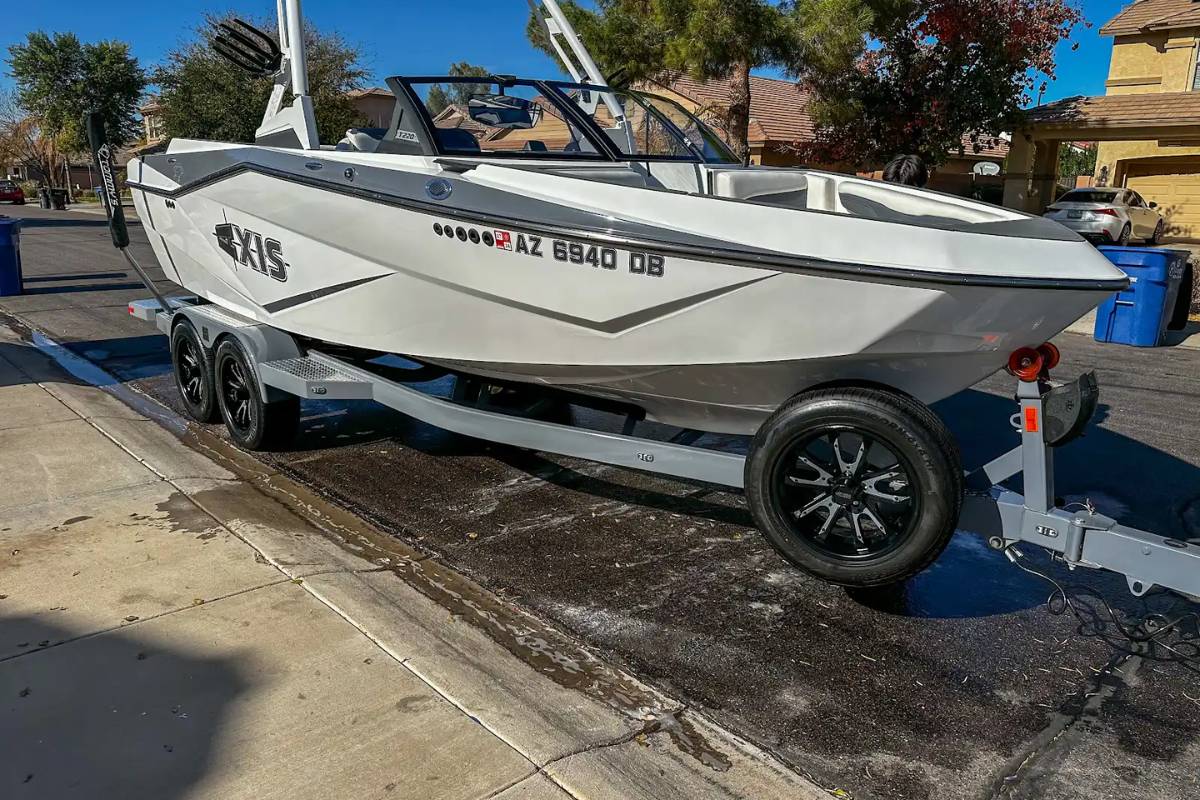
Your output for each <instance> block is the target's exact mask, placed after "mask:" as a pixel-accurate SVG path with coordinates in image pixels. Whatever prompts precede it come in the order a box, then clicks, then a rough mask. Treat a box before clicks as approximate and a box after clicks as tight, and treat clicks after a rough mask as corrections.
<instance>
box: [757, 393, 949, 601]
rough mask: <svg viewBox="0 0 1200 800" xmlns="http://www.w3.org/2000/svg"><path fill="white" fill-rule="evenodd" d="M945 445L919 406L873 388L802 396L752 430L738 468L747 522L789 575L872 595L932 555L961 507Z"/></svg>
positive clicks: (944, 435) (938, 425)
mask: <svg viewBox="0 0 1200 800" xmlns="http://www.w3.org/2000/svg"><path fill="white" fill-rule="evenodd" d="M962 495H963V481H962V467H961V462H960V460H959V457H958V450H957V447H956V446H955V445H954V440H953V437H952V436H951V435H950V432H949V431H948V430H946V428H945V426H944V425H943V424H942V422H941V421H940V420H939V419H938V418H937V416H936V415H934V414H933V412H932V411H930V410H929V409H928V408H926V407H925V406H923V405H921V404H920V403H918V402H916V401H915V400H911V399H909V398H906V397H902V396H899V395H896V394H893V393H890V392H885V391H880V390H876V389H829V390H818V391H813V392H806V393H804V394H800V395H797V396H796V397H794V398H792V399H791V400H790V401H788V402H787V403H786V404H784V405H783V406H782V407H780V408H779V409H778V410H777V411H776V412H775V413H774V414H772V415H771V417H770V418H769V419H768V420H767V421H766V422H765V423H764V424H763V426H762V428H760V429H759V431H758V433H757V435H756V436H755V437H754V441H753V443H752V445H751V449H750V454H749V457H748V458H747V460H746V498H747V503H748V505H749V507H750V512H751V514H752V515H753V517H754V521H755V523H756V524H757V525H758V527H759V529H760V530H762V532H763V534H764V535H765V536H766V537H767V540H768V541H769V542H770V543H771V545H772V546H773V547H774V548H775V549H776V550H777V551H779V553H780V555H782V556H783V557H784V558H785V559H787V560H788V561H789V562H791V563H792V564H793V565H795V566H796V567H799V568H800V569H802V570H804V571H805V572H808V573H810V574H812V575H815V576H816V577H818V578H821V579H822V580H825V581H828V582H830V583H836V584H840V585H843V586H856V587H864V586H883V585H887V584H893V583H899V582H901V581H903V580H906V579H907V578H910V577H912V576H913V575H916V574H917V573H918V572H921V571H922V570H923V569H925V568H926V567H927V566H929V564H931V563H932V562H933V561H934V559H936V558H937V557H938V555H939V554H941V552H942V550H943V549H944V548H945V547H946V544H947V543H948V542H949V541H950V537H951V536H952V535H953V533H954V528H955V525H956V523H957V522H958V515H959V512H960V511H961V507H962Z"/></svg>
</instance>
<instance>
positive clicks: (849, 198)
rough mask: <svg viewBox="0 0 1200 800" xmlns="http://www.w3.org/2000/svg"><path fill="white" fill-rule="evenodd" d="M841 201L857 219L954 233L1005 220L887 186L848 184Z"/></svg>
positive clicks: (839, 192)
mask: <svg viewBox="0 0 1200 800" xmlns="http://www.w3.org/2000/svg"><path fill="white" fill-rule="evenodd" d="M838 200H840V201H841V204H842V207H843V208H844V209H846V211H847V213H850V214H853V215H854V216H856V217H863V218H864V219H876V220H880V221H882V222H903V223H907V224H910V225H925V226H932V227H936V228H948V229H951V230H954V229H962V228H966V227H970V226H971V225H973V224H975V223H980V222H996V221H999V220H1002V219H1004V216H1003V215H1001V214H991V213H987V212H979V211H976V210H974V209H967V208H962V207H958V206H955V205H952V204H950V203H947V202H945V201H942V200H940V199H938V197H937V196H936V195H929V194H924V193H917V192H912V191H908V190H905V189H898V188H894V187H891V186H889V185H887V184H877V183H871V184H867V183H846V184H843V185H842V186H840V187H839V188H838ZM937 212H943V213H937ZM947 212H948V213H947ZM950 214H955V215H956V216H950Z"/></svg>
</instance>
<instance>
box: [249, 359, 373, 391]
mask: <svg viewBox="0 0 1200 800" xmlns="http://www.w3.org/2000/svg"><path fill="white" fill-rule="evenodd" d="M258 369H259V375H260V377H261V378H262V382H263V383H265V384H266V385H268V386H274V387H275V388H277V389H282V390H284V391H285V392H290V393H292V394H294V395H297V396H298V397H311V398H320V399H322V400H370V399H372V398H373V396H374V393H373V392H372V389H371V384H370V383H368V382H366V381H361V380H358V379H357V378H354V377H352V376H350V375H347V374H346V373H345V372H342V371H341V370H339V369H338V368H337V367H336V366H334V365H332V364H329V363H327V362H326V361H323V360H320V359H318V358H315V357H313V356H301V357H299V358H283V359H280V360H278V361H264V362H262V363H261V364H259V365H258Z"/></svg>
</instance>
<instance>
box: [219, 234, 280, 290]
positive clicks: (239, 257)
mask: <svg viewBox="0 0 1200 800" xmlns="http://www.w3.org/2000/svg"><path fill="white" fill-rule="evenodd" d="M213 235H215V236H216V237H217V247H220V248H221V250H223V251H224V252H226V253H228V254H229V257H230V258H232V259H233V260H234V263H235V264H241V265H242V266H245V267H249V268H250V269H252V270H254V271H255V272H261V273H262V274H263V275H269V276H271V277H272V278H274V279H275V280H277V281H281V282H282V281H286V280H287V279H288V273H287V268H288V264H287V262H285V261H284V260H283V245H281V244H280V243H279V240H278V239H270V238H267V237H264V236H263V235H262V234H261V233H255V232H254V231H252V230H250V229H248V228H242V227H240V226H238V225H234V224H233V223H232V222H225V223H222V224H220V225H218V226H217V227H216V228H214V229H213Z"/></svg>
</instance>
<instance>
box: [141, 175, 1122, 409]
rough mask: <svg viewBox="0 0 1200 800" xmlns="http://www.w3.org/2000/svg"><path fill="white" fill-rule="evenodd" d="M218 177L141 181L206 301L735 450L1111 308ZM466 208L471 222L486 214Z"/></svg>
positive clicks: (409, 180)
mask: <svg viewBox="0 0 1200 800" xmlns="http://www.w3.org/2000/svg"><path fill="white" fill-rule="evenodd" d="M180 160H181V161H182V162H183V163H185V164H186V163H187V160H186V159H180ZM176 163H177V164H178V163H179V162H178V161H177V162H176ZM314 163H320V162H314ZM327 168H328V166H326V167H323V169H327ZM358 169H359V170H361V171H362V172H363V173H364V176H365V173H366V172H367V170H366V168H365V167H359V168H358ZM197 171H198V168H196V167H194V166H193V167H187V168H185V169H184V170H183V174H179V171H177V172H176V174H175V175H173V176H172V177H171V178H170V179H169V180H167V179H163V178H162V177H161V175H162V172H161V170H160V171H158V172H157V173H156V176H158V178H159V182H158V183H157V185H155V184H154V182H153V181H151V180H149V179H148V176H147V175H146V168H145V167H144V166H143V165H142V164H140V163H138V164H134V165H133V167H131V180H133V181H134V182H135V183H136V184H137V191H136V192H135V194H136V202H137V208H138V211H139V214H140V216H141V218H142V219H143V221H144V223H145V224H146V226H147V232H148V234H149V238H150V241H151V244H152V246H153V247H154V249H155V252H156V254H157V256H158V258H159V261H160V263H161V264H162V266H163V268H164V270H165V271H166V272H167V274H168V276H169V277H171V278H172V279H174V280H176V281H177V282H178V283H180V284H181V285H183V286H184V287H186V288H187V289H188V290H189V291H190V292H193V293H195V294H197V295H199V296H201V297H204V298H206V299H208V300H210V301H212V302H214V303H217V304H220V305H222V306H224V307H226V308H229V309H230V310H232V311H235V312H237V313H239V314H241V315H242V316H245V317H248V318H250V319H254V320H256V321H259V322H262V323H266V324H269V325H272V326H274V327H277V328H279V329H281V330H284V331H287V332H289V333H292V334H296V335H298V336H303V337H306V338H309V339H315V340H319V341H327V342H332V343H335V344H338V345H345V346H351V347H357V348H363V349H367V350H375V351H380V352H387V353H398V354H403V355H406V356H410V357H412V358H415V359H418V360H422V361H427V362H432V363H437V364H442V365H446V366H449V367H452V368H454V369H458V370H461V371H464V372H469V373H473V374H477V375H481V376H485V377H492V378H496V379H503V380H511V381H520V382H526V383H531V384H538V385H545V386H553V387H556V388H561V389H565V390H570V391H576V392H583V393H587V394H592V395H596V396H600V397H605V398H610V399H616V400H621V401H624V402H628V403H632V404H635V405H638V406H640V407H642V408H644V409H645V411H646V413H647V416H648V417H650V418H652V419H656V420H659V421H662V422H666V423H669V424H674V425H680V426H683V427H690V428H696V429H700V430H707V431H714V432H726V433H751V432H753V431H754V430H756V429H757V427H758V426H759V425H760V424H761V422H762V421H763V419H765V418H766V416H767V415H769V414H770V413H771V412H772V411H773V410H774V409H775V408H777V407H778V406H779V405H780V404H781V403H783V402H784V401H786V400H787V399H788V398H790V397H792V396H793V395H795V394H796V393H798V392H801V391H803V390H805V389H809V388H813V387H816V386H825V385H836V384H855V383H857V384H873V385H880V386H886V387H890V388H893V389H896V390H899V391H902V392H905V393H907V394H909V395H912V396H913V397H916V398H917V399H919V400H922V401H924V402H927V403H931V402H934V401H937V400H939V399H941V398H943V397H946V396H949V395H951V394H953V393H955V392H957V391H959V390H961V389H963V388H966V387H968V386H971V385H972V384H974V383H976V382H978V381H980V380H982V379H983V378H985V377H987V376H988V375H989V374H991V373H993V372H994V371H996V370H997V369H999V368H1000V367H1002V366H1003V365H1004V363H1005V360H1006V358H1007V355H1008V354H1009V353H1010V352H1011V351H1012V350H1013V349H1015V348H1017V347H1020V346H1026V345H1037V344H1040V343H1041V342H1043V341H1045V340H1046V339H1048V338H1050V337H1051V336H1053V335H1055V334H1057V333H1058V332H1059V331H1061V330H1062V329H1063V328H1065V327H1066V326H1067V325H1069V324H1070V323H1071V322H1072V321H1074V320H1075V319H1077V318H1078V317H1079V316H1081V315H1082V314H1083V313H1085V312H1086V311H1087V310H1089V309H1090V308H1092V307H1093V306H1095V305H1096V304H1097V303H1099V302H1100V301H1101V300H1102V299H1103V298H1104V297H1105V296H1106V295H1107V293H1108V291H1110V290H1108V289H1105V288H1103V287H1102V286H1101V285H1085V284H1082V283H1081V284H1080V285H1078V286H1073V285H1064V286H1060V287H1058V288H1056V289H1055V290H1054V291H1049V292H1047V291H1045V289H1044V288H1043V287H1040V286H1038V285H1034V284H1026V283H1022V282H1019V281H1018V282H1012V284H1011V285H1005V282H1004V281H993V282H991V283H990V285H979V284H978V283H973V282H965V281H964V282H958V281H956V280H954V279H953V278H950V279H947V278H945V277H944V276H941V277H939V276H935V275H930V276H923V275H919V274H918V275H913V274H911V273H910V272H905V271H903V270H896V271H894V273H893V272H887V271H883V272H882V274H881V273H880V272H879V271H875V272H871V271H866V270H855V269H853V268H849V269H833V268H825V267H824V266H823V265H817V266H816V267H812V268H807V267H805V265H804V264H803V263H800V264H799V265H798V266H797V264H796V263H794V262H788V263H787V264H786V265H784V266H776V265H774V264H773V263H772V262H771V260H770V259H769V258H755V259H750V258H736V259H735V258H733V257H728V258H727V257H726V255H725V254H727V253H728V252H731V251H730V250H729V249H726V248H722V247H719V246H715V245H714V246H704V240H699V239H698V237H693V240H692V241H689V243H688V247H687V248H682V247H678V246H674V247H673V246H670V245H669V243H664V244H663V245H662V246H656V245H655V244H654V243H653V242H651V243H650V244H649V245H647V244H646V242H645V241H631V240H630V237H629V235H628V233H627V231H620V230H617V226H616V225H610V227H609V229H607V231H606V230H605V229H604V228H603V227H600V228H597V227H596V226H594V225H593V226H591V227H590V228H589V229H586V230H585V229H583V228H582V226H577V227H576V228H570V227H569V226H562V227H560V228H558V229H552V230H547V229H546V228H545V226H542V225H531V224H525V223H523V222H522V221H521V220H519V219H514V220H512V221H511V222H510V221H506V220H505V211H506V209H505V208H504V207H503V203H500V204H496V203H493V207H492V208H490V209H488V210H487V212H488V213H487V214H481V213H479V211H478V209H475V210H474V212H471V210H470V209H466V213H464V207H463V206H455V205H453V204H451V203H446V204H445V206H444V208H439V207H438V206H437V205H436V203H434V202H431V201H430V197H428V196H427V197H417V198H415V199H414V202H410V203H397V202H391V201H390V200H389V199H388V197H385V196H382V195H380V196H373V195H371V194H370V193H367V194H366V195H364V193H363V192H362V191H359V190H358V189H357V188H355V187H347V186H344V185H342V184H339V183H335V182H331V181H328V180H326V179H324V178H319V179H313V178H311V177H309V178H307V179H305V176H303V175H298V176H281V175H280V174H278V173H276V174H269V173H266V172H263V171H255V170H237V169H233V170H224V173H225V174H220V173H221V170H216V171H215V172H213V173H212V174H214V175H216V176H217V177H211V176H210V178H209V179H203V178H200V179H195V180H191V181H190V182H189V179H190V178H195V173H196V172H197ZM189 173H191V174H189ZM347 174H348V173H347ZM139 177H140V178H141V180H138V178H139ZM356 179H358V180H360V181H361V180H362V178H359V176H356ZM403 180H404V181H406V184H405V186H403V187H400V189H398V193H401V194H402V193H404V192H407V194H408V196H410V197H411V196H413V195H414V194H416V192H415V191H414V190H413V185H414V183H415V185H416V186H417V187H420V189H423V190H428V188H429V184H430V182H431V181H433V180H436V177H435V175H431V174H421V173H420V172H419V171H418V172H412V173H408V174H406V175H405V176H403ZM579 183H582V182H579ZM451 185H453V184H451ZM458 186H459V187H460V188H455V189H453V190H452V193H451V197H450V199H451V200H453V194H454V193H456V192H457V193H461V194H463V195H468V194H469V192H468V190H467V188H465V187H462V186H461V184H459V185H458ZM509 202H511V204H512V205H514V206H518V205H520V204H521V203H523V202H526V201H525V200H523V199H522V198H520V197H518V196H515V195H514V196H512V197H511V198H509ZM570 212H571V210H570V209H566V210H560V209H558V208H557V207H555V210H554V212H553V214H561V215H563V216H564V217H568V216H569V214H570ZM537 213H539V214H541V215H543V216H546V215H547V214H548V212H547V211H546V210H545V209H541V210H539V211H538V212H537ZM792 213H793V215H794V217H795V219H796V225H797V230H796V231H795V232H794V235H795V236H796V237H797V238H798V239H803V237H804V236H805V235H806V231H805V230H804V227H803V225H804V224H806V223H807V224H812V225H823V224H828V222H827V219H826V217H824V216H822V215H812V219H811V220H809V219H807V217H808V216H809V215H805V214H803V213H802V212H792ZM525 216H528V212H526V214H525ZM551 216H553V215H551ZM592 216H593V217H598V218H600V219H601V220H603V219H604V216H603V215H596V214H594V213H593V214H592ZM607 219H609V220H610V222H611V221H612V220H614V219H615V214H614V215H610V216H608V217H607ZM885 234H886V230H882V229H881V231H880V232H879V235H885ZM696 241H700V244H696V243H695V242H696ZM722 241H724V240H722ZM725 244H730V242H729V241H725ZM1058 244H1061V243H1058ZM1085 246H1086V245H1085ZM748 252H753V251H752V249H748ZM1048 295H1052V297H1051V298H1050V299H1049V300H1047V296H1048Z"/></svg>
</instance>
